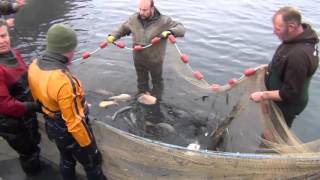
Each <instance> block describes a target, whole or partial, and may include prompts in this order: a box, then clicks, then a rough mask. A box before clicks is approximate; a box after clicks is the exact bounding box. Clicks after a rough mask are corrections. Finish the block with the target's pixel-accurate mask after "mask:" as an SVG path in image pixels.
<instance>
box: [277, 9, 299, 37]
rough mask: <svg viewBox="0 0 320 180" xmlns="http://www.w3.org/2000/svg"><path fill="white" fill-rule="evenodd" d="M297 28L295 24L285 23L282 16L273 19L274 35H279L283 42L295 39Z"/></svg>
mask: <svg viewBox="0 0 320 180" xmlns="http://www.w3.org/2000/svg"><path fill="white" fill-rule="evenodd" d="M297 28H298V26H297V25H296V24H295V23H285V22H284V21H283V18H282V15H276V16H275V17H274V18H273V33H274V34H275V35H277V36H278V38H279V39H280V40H281V41H286V40H290V39H291V38H293V37H294V35H295V32H296V30H297Z"/></svg>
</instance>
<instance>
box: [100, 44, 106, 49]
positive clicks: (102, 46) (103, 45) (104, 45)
mask: <svg viewBox="0 0 320 180" xmlns="http://www.w3.org/2000/svg"><path fill="white" fill-rule="evenodd" d="M107 46H108V42H102V43H100V48H101V49H103V48H105V47H107Z"/></svg>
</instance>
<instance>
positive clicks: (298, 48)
mask: <svg viewBox="0 0 320 180" xmlns="http://www.w3.org/2000/svg"><path fill="white" fill-rule="evenodd" d="M302 26H303V29H304V31H303V33H301V34H300V35H298V36H297V37H295V38H293V39H290V40H288V41H284V42H282V44H281V45H280V46H279V47H278V49H277V51H276V53H275V55H274V57H273V59H272V61H271V63H270V64H269V66H268V72H267V74H266V79H265V82H266V87H267V89H268V90H279V95H280V97H281V99H282V101H279V102H276V103H277V104H278V106H279V107H280V109H281V111H282V112H283V114H284V116H285V117H288V116H295V115H298V114H300V113H301V112H302V111H303V109H304V108H305V107H306V105H307V103H308V88H309V84H310V80H311V77H312V75H313V74H314V73H315V72H316V70H317V68H318V64H319V52H318V49H317V43H318V42H319V39H318V36H317V34H316V32H315V31H314V30H313V29H312V28H311V26H310V25H308V24H302Z"/></svg>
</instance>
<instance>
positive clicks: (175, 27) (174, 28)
mask: <svg viewBox="0 0 320 180" xmlns="http://www.w3.org/2000/svg"><path fill="white" fill-rule="evenodd" d="M168 24H169V25H168V29H167V30H168V31H170V32H171V34H173V35H174V36H176V37H183V36H184V34H185V32H186V29H185V27H184V26H183V24H182V23H180V22H177V21H173V20H172V19H171V18H170V17H168Z"/></svg>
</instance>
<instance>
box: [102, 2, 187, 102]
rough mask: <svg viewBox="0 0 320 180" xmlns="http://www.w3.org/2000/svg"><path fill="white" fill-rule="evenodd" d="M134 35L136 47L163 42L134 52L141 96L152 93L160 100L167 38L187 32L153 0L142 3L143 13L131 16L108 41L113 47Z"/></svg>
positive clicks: (140, 3) (141, 9)
mask: <svg viewBox="0 0 320 180" xmlns="http://www.w3.org/2000/svg"><path fill="white" fill-rule="evenodd" d="M130 34H132V41H133V46H136V45H141V46H142V47H143V46H146V45H148V44H150V42H151V40H152V39H153V38H154V37H156V36H160V37H162V38H163V39H162V40H161V42H160V43H159V44H155V45H153V46H151V47H149V48H146V49H143V50H141V51H137V52H136V51H135V52H133V59H134V65H135V69H136V73H137V82H138V85H137V86H138V94H140V93H149V92H150V93H151V94H152V95H153V96H156V97H157V98H158V100H160V99H161V95H162V91H163V80H162V69H163V61H164V57H165V50H166V43H167V41H166V39H165V38H167V37H168V36H169V35H170V34H172V35H174V36H176V37H183V36H184V34H185V28H184V26H183V25H182V24H181V23H178V22H176V21H173V20H172V19H171V18H170V17H168V16H165V15H162V14H161V13H160V12H159V11H158V10H157V8H156V7H155V6H154V2H153V0H140V2H139V12H137V13H134V14H133V15H131V16H130V17H129V19H128V20H127V21H126V22H124V23H123V24H122V25H121V26H120V27H119V28H118V29H117V30H116V31H114V32H112V33H111V34H110V35H109V36H108V39H107V40H108V42H109V43H113V42H114V41H115V40H117V39H119V38H121V37H122V36H126V35H130ZM149 73H150V75H151V79H152V85H153V86H152V89H150V88H149Z"/></svg>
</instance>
